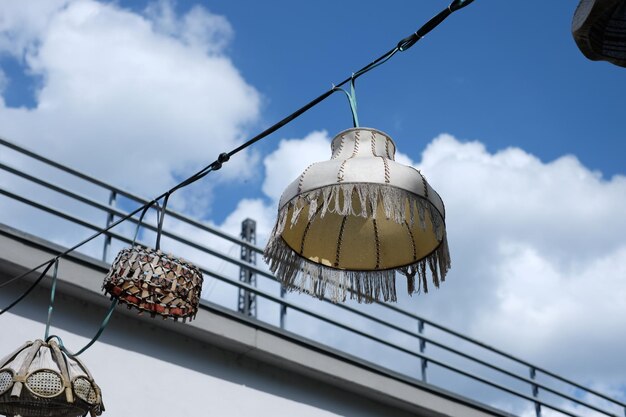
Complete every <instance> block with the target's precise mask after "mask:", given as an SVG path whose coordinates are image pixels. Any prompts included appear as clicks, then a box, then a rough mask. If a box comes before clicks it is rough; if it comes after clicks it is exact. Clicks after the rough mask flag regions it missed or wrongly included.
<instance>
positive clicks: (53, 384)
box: [0, 340, 104, 417]
mask: <svg viewBox="0 0 626 417" xmlns="http://www.w3.org/2000/svg"><path fill="white" fill-rule="evenodd" d="M103 411H104V405H103V404H102V394H101V391H100V388H99V387H98V385H96V383H95V381H94V380H93V378H92V377H91V374H90V373H89V371H88V370H87V368H86V367H85V365H83V363H82V362H81V361H80V360H78V359H77V358H72V357H70V356H68V355H66V354H65V353H64V352H63V351H62V350H61V349H60V348H59V345H58V344H57V343H56V342H55V341H53V340H52V341H49V342H48V343H46V342H44V341H43V340H35V341H34V342H27V343H26V344H24V346H22V347H21V348H19V349H18V350H16V351H15V352H14V353H12V354H11V355H9V356H7V357H6V358H4V359H2V360H1V361H0V414H1V415H6V416H22V417H79V416H85V415H87V413H89V414H90V415H91V416H92V417H94V416H99V415H100V414H102V412H103Z"/></svg>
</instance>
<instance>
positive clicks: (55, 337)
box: [45, 298, 118, 357]
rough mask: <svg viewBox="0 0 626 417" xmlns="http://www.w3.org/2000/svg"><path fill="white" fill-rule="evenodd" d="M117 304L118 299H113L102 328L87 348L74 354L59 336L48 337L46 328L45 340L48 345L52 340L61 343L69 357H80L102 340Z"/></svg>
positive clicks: (60, 345)
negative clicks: (101, 337)
mask: <svg viewBox="0 0 626 417" xmlns="http://www.w3.org/2000/svg"><path fill="white" fill-rule="evenodd" d="M117 303H118V299H117V298H113V299H112V300H111V305H110V306H109V309H108V310H107V312H106V314H105V315H104V319H103V320H102V323H101V324H100V328H99V329H98V331H97V332H96V334H95V335H94V337H92V338H91V340H90V341H89V342H88V343H87V344H86V345H85V346H83V347H82V348H81V349H80V350H79V351H78V352H76V353H72V352H71V351H70V350H69V349H67V348H66V347H65V345H64V344H63V339H61V337H60V336H57V335H55V334H53V335H51V336H48V328H46V339H45V340H46V343H47V342H49V341H50V340H51V339H57V341H58V343H59V348H61V350H62V351H63V352H65V353H66V354H67V356H69V357H75V356H78V355H80V354H82V353H83V352H85V351H86V350H87V349H89V348H90V347H91V346H92V345H93V344H94V343H96V341H97V340H98V339H99V338H100V336H101V335H102V333H103V332H104V329H106V327H107V326H108V325H109V322H110V320H111V316H112V315H113V311H115V307H116V306H117Z"/></svg>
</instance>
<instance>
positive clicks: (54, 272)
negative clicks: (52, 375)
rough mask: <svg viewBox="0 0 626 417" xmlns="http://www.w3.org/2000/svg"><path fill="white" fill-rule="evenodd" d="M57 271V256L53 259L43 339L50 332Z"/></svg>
mask: <svg viewBox="0 0 626 417" xmlns="http://www.w3.org/2000/svg"><path fill="white" fill-rule="evenodd" d="M58 272H59V258H56V259H55V260H54V269H53V271H52V286H51V287H50V304H48V320H46V332H45V334H44V340H45V339H47V338H48V335H49V334H50V323H51V321H52V311H53V310H54V295H55V293H56V290H57V275H58Z"/></svg>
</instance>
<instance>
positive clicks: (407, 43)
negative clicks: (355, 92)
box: [0, 0, 474, 315]
mask: <svg viewBox="0 0 626 417" xmlns="http://www.w3.org/2000/svg"><path fill="white" fill-rule="evenodd" d="M473 1H474V0H453V1H452V3H451V4H450V5H449V6H448V7H446V8H445V9H444V10H442V11H441V12H439V14H437V15H436V16H435V17H433V18H431V19H430V20H429V21H428V22H426V23H425V24H424V25H423V26H422V27H420V28H419V29H418V30H417V31H415V33H413V34H411V35H409V36H407V37H406V38H404V39H402V40H401V41H400V42H398V44H397V45H396V46H395V47H394V48H392V49H390V50H389V51H387V52H385V53H384V54H382V55H381V56H379V57H378V58H376V59H375V60H373V61H372V62H370V63H369V64H367V65H365V66H364V67H363V68H361V69H359V70H358V71H356V72H354V73H353V74H352V75H351V76H350V77H348V78H346V79H345V80H343V81H341V82H339V83H338V84H333V85H332V88H331V89H330V90H328V91H326V92H324V93H322V94H320V95H319V96H318V97H316V98H314V99H313V100H311V101H309V102H308V103H307V104H305V105H304V106H302V107H300V108H299V109H298V110H296V111H294V112H293V113H291V114H290V115H289V116H287V117H285V118H284V119H282V120H280V121H279V122H277V123H275V124H274V125H272V126H270V127H269V128H267V129H265V130H264V131H262V132H261V133H259V134H258V135H256V136H254V137H253V138H251V139H250V140H248V141H247V142H245V143H243V144H241V145H240V146H238V147H236V148H235V149H233V150H231V151H230V152H227V153H221V154H220V155H219V156H218V157H217V159H216V160H215V161H213V162H212V163H210V164H209V165H207V166H206V167H204V168H202V169H201V170H199V171H198V172H196V173H195V174H193V175H191V176H190V177H189V178H187V179H185V180H184V181H182V182H180V183H178V184H177V185H175V186H174V187H172V188H170V189H169V190H168V191H166V192H164V193H162V194H161V195H159V196H158V197H156V198H154V199H153V200H151V201H149V202H147V203H145V204H144V205H142V206H141V207H138V208H137V209H135V210H134V211H132V212H131V213H129V214H127V215H126V216H124V217H122V218H120V219H119V220H117V221H115V222H113V223H112V224H110V225H109V226H107V227H105V228H103V229H100V230H99V231H97V232H96V233H94V234H93V235H91V236H89V237H88V238H87V239H85V240H83V241H81V242H79V243H77V244H76V245H74V246H72V247H71V248H69V249H67V250H65V251H64V252H61V253H59V254H57V255H56V256H54V257H53V258H52V259H49V260H47V261H46V262H43V263H41V264H39V265H37V266H36V267H34V268H32V269H30V270H29V271H26V272H24V273H22V274H19V275H17V276H15V277H13V278H11V279H9V280H8V281H6V282H4V283H3V284H1V285H0V288H2V287H4V286H6V285H8V284H10V283H12V282H14V281H17V280H19V279H22V278H24V277H25V276H27V275H29V274H31V273H32V272H35V271H37V270H38V269H40V268H42V267H44V266H46V265H47V266H48V267H47V268H46V269H45V270H44V272H43V273H42V274H41V276H40V277H39V278H38V279H37V280H36V281H35V282H34V283H33V284H32V285H31V286H30V287H29V288H28V289H27V290H26V291H25V292H24V293H22V295H20V296H19V297H18V299H17V300H16V301H14V302H12V303H11V304H10V305H9V306H8V307H7V308H5V309H4V310H2V311H0V315H1V314H3V313H5V312H6V311H8V310H9V309H11V308H12V307H13V306H15V305H16V304H17V303H18V302H19V301H21V300H22V299H23V298H25V297H26V296H27V295H28V294H29V293H30V292H31V291H32V290H33V288H35V286H37V285H38V284H39V283H40V282H41V280H42V279H43V277H44V276H45V275H46V272H47V271H48V269H49V268H50V266H51V265H52V264H53V263H55V262H56V261H57V260H59V259H61V258H64V257H65V256H67V255H68V254H70V253H71V252H73V251H75V250H76V249H78V248H80V247H81V246H83V245H85V244H87V243H89V242H90V241H92V240H93V239H95V238H97V237H98V236H100V235H102V234H103V233H106V232H108V231H109V230H111V229H112V228H114V227H115V226H117V225H118V224H120V223H122V222H125V221H126V220H128V219H130V218H131V217H133V216H134V215H135V214H137V213H139V212H141V211H142V210H147V209H148V208H149V207H150V206H152V205H153V204H156V203H158V202H159V200H161V199H164V205H165V204H167V200H168V199H169V197H170V196H171V195H172V193H174V192H175V191H177V190H179V189H181V188H184V187H187V186H188V185H191V184H193V183H194V182H196V181H198V180H200V179H202V178H204V177H205V176H206V175H208V174H209V173H210V172H212V171H217V170H219V169H221V168H222V166H223V164H224V163H226V162H228V161H229V160H230V158H231V157H232V156H234V155H235V154H237V153H239V152H241V151H242V150H244V149H246V148H248V147H250V146H252V145H253V144H255V143H256V142H258V141H260V140H261V139H263V138H265V137H267V136H269V135H270V134H272V133H274V132H275V131H277V130H278V129H280V128H281V127H283V126H285V125H287V124H288V123H290V122H292V121H293V120H295V119H297V118H298V117H299V116H301V115H302V114H303V113H305V112H306V111H308V110H310V109H311V108H313V107H315V106H316V105H318V104H319V103H321V102H322V101H324V100H326V99H327V98H328V97H330V96H331V95H332V94H333V93H334V92H336V91H340V87H341V86H343V85H344V84H346V83H348V82H354V81H355V80H356V79H357V78H358V77H360V76H361V75H363V74H365V73H367V72H369V71H371V70H372V69H374V68H376V67H378V66H380V65H382V64H384V63H385V62H387V61H388V60H389V59H391V58H392V57H393V56H394V55H395V54H396V53H397V52H404V51H406V50H407V49H409V48H411V47H412V46H413V45H414V44H415V43H416V42H418V41H419V40H420V39H422V38H423V37H424V36H425V35H426V34H427V33H429V32H430V31H432V30H433V29H434V28H435V27H437V26H438V25H439V24H440V23H441V22H443V21H444V20H445V19H446V18H447V17H448V16H450V15H451V14H452V13H453V12H455V11H457V10H459V9H462V8H463V7H465V6H467V5H469V4H470V3H472V2H473ZM162 217H163V216H161V219H160V221H159V229H160V227H162V221H163V218H162ZM159 238H160V233H158V237H157V244H158V242H159V240H160V239H159Z"/></svg>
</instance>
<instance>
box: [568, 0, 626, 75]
mask: <svg viewBox="0 0 626 417" xmlns="http://www.w3.org/2000/svg"><path fill="white" fill-rule="evenodd" d="M572 35H573V36H574V40H575V41H576V45H577V46H578V48H579V49H580V51H581V52H582V53H583V54H584V55H585V56H586V57H587V58H589V59H591V60H592V61H608V62H611V63H612V64H615V65H619V66H621V67H626V0H581V1H580V3H578V7H577V8H576V11H575V12H574V18H573V20H572Z"/></svg>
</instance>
